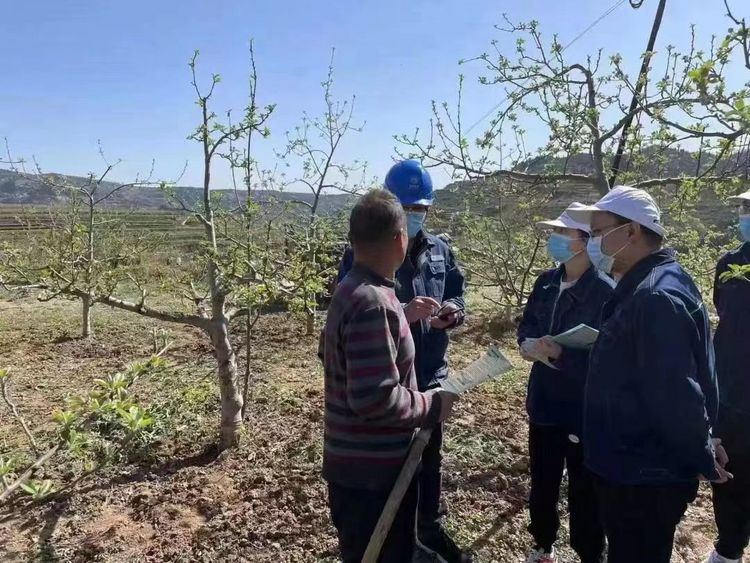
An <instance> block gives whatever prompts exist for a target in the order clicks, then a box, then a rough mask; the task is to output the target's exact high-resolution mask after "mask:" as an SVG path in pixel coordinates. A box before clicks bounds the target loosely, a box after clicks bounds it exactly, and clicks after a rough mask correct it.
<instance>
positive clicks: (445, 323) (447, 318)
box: [430, 302, 460, 330]
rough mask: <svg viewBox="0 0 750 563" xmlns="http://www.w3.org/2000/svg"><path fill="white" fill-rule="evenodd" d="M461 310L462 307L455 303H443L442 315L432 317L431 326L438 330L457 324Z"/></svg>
mask: <svg viewBox="0 0 750 563" xmlns="http://www.w3.org/2000/svg"><path fill="white" fill-rule="evenodd" d="M459 311H460V307H459V306H458V305H456V304H455V303H453V302H448V303H446V304H445V305H443V307H442V310H441V311H440V315H439V316H435V317H432V318H431V319H430V326H431V327H432V328H434V329H437V330H445V329H446V328H448V327H450V326H453V325H454V324H456V320H457V319H458V312H459Z"/></svg>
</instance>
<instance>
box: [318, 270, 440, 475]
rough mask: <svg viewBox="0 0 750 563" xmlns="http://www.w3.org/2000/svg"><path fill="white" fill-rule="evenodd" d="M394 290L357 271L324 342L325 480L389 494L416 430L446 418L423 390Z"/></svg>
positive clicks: (339, 298)
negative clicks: (419, 389)
mask: <svg viewBox="0 0 750 563" xmlns="http://www.w3.org/2000/svg"><path fill="white" fill-rule="evenodd" d="M393 288H394V284H393V282H391V281H389V280H386V279H384V278H382V277H380V276H378V275H377V274H375V273H374V272H372V271H371V270H369V269H367V268H365V267H364V266H362V265H360V264H355V266H354V268H353V269H352V270H351V272H350V273H349V274H348V275H347V276H346V277H345V278H344V279H343V280H342V281H341V283H340V284H339V286H338V287H337V289H336V292H335V293H334V295H333V298H332V300H331V305H330V307H329V310H328V319H327V321H326V326H325V328H324V329H323V333H322V334H321V337H320V349H319V356H320V358H321V359H322V361H323V368H324V373H325V451H324V455H323V477H324V478H325V479H326V480H327V481H329V482H333V483H336V484H338V485H341V486H344V487H352V488H365V489H376V490H378V489H389V488H390V487H391V486H392V485H393V483H394V482H395V480H396V477H397V476H398V472H399V470H400V468H401V465H402V463H403V461H404V459H405V457H406V454H407V451H408V449H409V444H410V443H411V439H412V437H413V435H414V429H415V428H419V427H421V426H430V425H433V424H435V423H436V422H437V420H438V418H439V415H440V406H441V405H440V403H441V400H440V396H439V395H437V394H436V393H435V391H428V392H426V393H420V392H419V391H418V390H417V382H416V376H415V372H414V341H413V340H412V336H411V331H410V330H409V325H408V323H407V322H406V318H405V317H404V312H403V308H402V306H401V304H400V303H399V301H398V299H397V298H396V295H395V293H394V291H393Z"/></svg>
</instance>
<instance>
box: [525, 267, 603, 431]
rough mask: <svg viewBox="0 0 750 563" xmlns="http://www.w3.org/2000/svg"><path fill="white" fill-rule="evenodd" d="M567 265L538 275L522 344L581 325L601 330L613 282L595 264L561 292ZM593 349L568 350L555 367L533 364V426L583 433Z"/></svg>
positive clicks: (529, 401)
mask: <svg viewBox="0 0 750 563" xmlns="http://www.w3.org/2000/svg"><path fill="white" fill-rule="evenodd" d="M564 273H565V266H564V265H563V266H560V267H559V268H556V269H552V270H547V271H546V272H543V273H542V274H541V275H540V276H539V278H537V280H536V283H535V284H534V289H533V290H532V291H531V295H530V296H529V300H528V301H527V302H526V307H525V308H524V311H523V318H522V319H521V324H520V325H519V326H518V344H519V345H520V344H521V343H522V342H523V341H524V340H526V339H527V338H539V337H541V336H546V335H548V334H549V335H552V336H554V335H556V334H560V333H561V332H565V331H566V330H569V329H571V328H574V327H576V326H578V325H579V324H582V323H583V324H587V325H589V326H590V327H592V328H596V329H598V328H599V322H600V320H601V314H602V307H603V306H604V303H606V302H607V301H608V300H609V299H610V297H612V292H613V290H614V289H613V288H614V285H615V284H614V281H612V279H611V278H609V277H607V276H606V275H604V274H600V273H599V272H598V271H597V270H596V268H594V267H593V266H591V267H590V268H589V269H588V270H587V271H586V272H585V273H584V274H583V275H582V276H581V277H580V278H579V280H578V282H577V283H576V284H575V285H574V286H573V287H571V288H570V289H567V290H565V291H564V292H563V293H562V295H561V294H560V282H561V281H562V278H563V274H564ZM588 361H589V351H588V350H573V349H569V348H564V349H563V353H562V355H561V356H560V358H558V359H557V361H556V362H555V366H556V367H557V368H559V371H558V370H554V369H552V368H550V367H548V366H546V365H544V364H543V363H541V362H534V365H533V367H532V368H531V376H530V377H529V389H528V393H527V395H526V411H527V412H528V414H529V420H530V421H531V423H532V424H540V425H544V426H561V427H563V428H565V429H566V430H567V431H568V432H569V433H571V434H575V435H576V436H580V435H581V426H582V424H583V387H584V385H585V384H586V374H587V372H588Z"/></svg>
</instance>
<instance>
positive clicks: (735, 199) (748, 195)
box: [729, 192, 750, 205]
mask: <svg viewBox="0 0 750 563" xmlns="http://www.w3.org/2000/svg"><path fill="white" fill-rule="evenodd" d="M729 202H730V203H736V204H737V205H739V204H741V203H750V192H745V193H744V194H740V195H735V196H732V197H730V198H729Z"/></svg>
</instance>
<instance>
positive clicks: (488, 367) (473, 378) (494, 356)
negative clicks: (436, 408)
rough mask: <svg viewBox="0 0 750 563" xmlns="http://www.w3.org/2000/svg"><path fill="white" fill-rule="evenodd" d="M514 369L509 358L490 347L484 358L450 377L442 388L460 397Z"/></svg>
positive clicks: (495, 348) (494, 347)
mask: <svg viewBox="0 0 750 563" xmlns="http://www.w3.org/2000/svg"><path fill="white" fill-rule="evenodd" d="M512 369H513V364H511V363H510V361H508V358H506V357H505V356H504V355H503V353H502V352H501V351H500V350H499V349H498V348H497V347H496V346H490V348H489V350H487V353H486V354H485V355H484V356H482V357H481V358H479V359H478V360H477V361H476V362H474V363H473V364H471V365H470V366H469V367H467V368H466V369H464V370H462V371H460V372H458V373H454V374H453V375H451V376H450V377H448V379H446V380H445V381H444V382H443V384H442V387H443V389H445V390H446V391H449V392H451V393H455V394H456V395H460V394H461V393H465V392H466V391H470V390H471V389H474V387H476V386H477V385H480V384H482V383H484V382H485V381H489V380H490V379H495V378H497V377H500V376H501V375H503V374H504V373H506V372H508V371H510V370H512Z"/></svg>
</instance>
